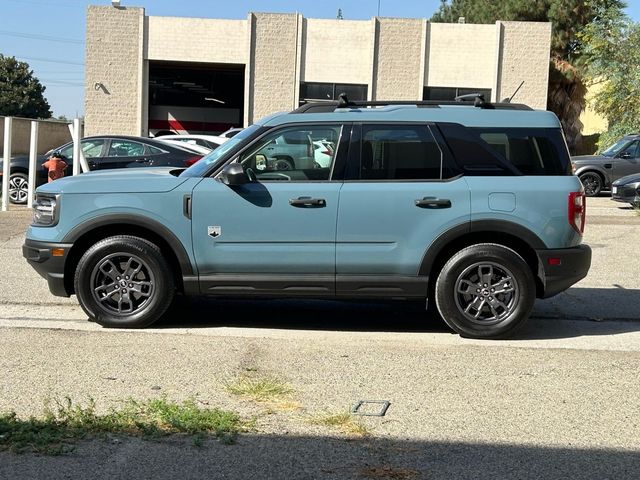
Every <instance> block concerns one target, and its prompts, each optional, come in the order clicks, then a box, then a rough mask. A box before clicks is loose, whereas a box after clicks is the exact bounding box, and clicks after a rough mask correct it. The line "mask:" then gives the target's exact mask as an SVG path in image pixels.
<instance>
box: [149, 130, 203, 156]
mask: <svg viewBox="0 0 640 480" xmlns="http://www.w3.org/2000/svg"><path fill="white" fill-rule="evenodd" d="M157 140H160V141H161V142H163V143H168V144H170V145H175V146H177V147H182V148H184V149H186V150H190V151H192V152H193V153H198V154H200V155H208V154H209V153H211V150H212V149H211V148H209V147H204V146H202V145H198V144H197V143H191V142H184V141H181V140H173V139H172V138H171V136H169V135H168V136H166V137H157Z"/></svg>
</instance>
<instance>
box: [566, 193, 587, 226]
mask: <svg viewBox="0 0 640 480" xmlns="http://www.w3.org/2000/svg"><path fill="white" fill-rule="evenodd" d="M586 216H587V202H586V197H585V196H584V192H571V193H570V194H569V225H571V226H572V227H573V229H574V230H575V231H576V232H578V233H579V234H580V235H582V234H583V233H584V222H585V219H586Z"/></svg>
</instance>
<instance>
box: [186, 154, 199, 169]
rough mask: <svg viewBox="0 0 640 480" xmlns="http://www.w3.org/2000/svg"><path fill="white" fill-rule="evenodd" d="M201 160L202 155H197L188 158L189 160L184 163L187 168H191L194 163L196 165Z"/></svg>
mask: <svg viewBox="0 0 640 480" xmlns="http://www.w3.org/2000/svg"><path fill="white" fill-rule="evenodd" d="M201 158H202V155H196V156H195V157H190V158H187V159H186V160H185V161H184V165H185V166H186V167H190V166H191V165H193V164H194V163H196V162H197V161H198V160H200V159H201Z"/></svg>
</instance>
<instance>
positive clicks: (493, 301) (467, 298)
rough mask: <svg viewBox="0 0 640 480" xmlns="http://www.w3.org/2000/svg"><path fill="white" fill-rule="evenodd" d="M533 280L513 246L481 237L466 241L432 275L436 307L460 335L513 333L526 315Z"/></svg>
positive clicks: (484, 336) (480, 335)
mask: <svg viewBox="0 0 640 480" xmlns="http://www.w3.org/2000/svg"><path fill="white" fill-rule="evenodd" d="M535 292H536V285H535V281H534V278H533V273H532V272H531V269H530V268H529V265H527V263H526V262H525V261H524V259H523V258H522V257H521V256H520V255H518V254H517V253H516V252H515V251H513V250H511V249H510V248H507V247H505V246H502V245H497V244H493V243H483V244H478V245H472V246H470V247H467V248H465V249H463V250H461V251H459V252H458V253H456V254H455V255H454V256H452V257H451V258H450V259H449V261H448V262H447V263H446V264H445V265H444V267H443V268H442V271H441V272H440V275H438V280H437V281H436V287H435V297H436V304H437V306H438V311H439V312H440V315H441V316H442V318H443V319H444V321H445V322H446V323H447V325H449V327H451V328H452V329H453V330H455V331H456V332H458V333H459V334H460V335H462V336H464V337H471V338H500V337H505V336H508V335H511V334H512V333H513V332H514V331H515V330H517V329H518V328H519V327H520V326H522V325H523V324H524V322H525V321H526V320H527V318H529V314H530V313H531V310H532V309H533V303H534V301H535Z"/></svg>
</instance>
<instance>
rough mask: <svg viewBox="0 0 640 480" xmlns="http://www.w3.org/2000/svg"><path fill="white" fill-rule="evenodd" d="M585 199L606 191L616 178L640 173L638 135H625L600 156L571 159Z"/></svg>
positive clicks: (639, 137) (639, 140) (639, 139)
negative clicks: (585, 196) (582, 186)
mask: <svg viewBox="0 0 640 480" xmlns="http://www.w3.org/2000/svg"><path fill="white" fill-rule="evenodd" d="M571 165H572V168H573V173H575V174H576V175H577V176H578V177H579V178H580V181H582V184H583V185H584V192H585V194H586V195H587V197H593V196H596V195H598V194H599V193H600V192H601V191H602V190H608V189H609V188H611V185H612V184H613V182H614V181H615V180H617V179H618V178H621V177H624V176H626V175H631V174H634V173H640V134H633V135H626V136H625V137H623V138H622V139H620V140H618V141H617V142H616V143H615V144H614V145H612V146H611V147H609V148H607V149H606V150H605V151H604V152H602V153H601V154H600V155H581V156H576V157H571Z"/></svg>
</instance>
